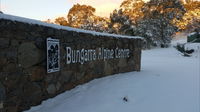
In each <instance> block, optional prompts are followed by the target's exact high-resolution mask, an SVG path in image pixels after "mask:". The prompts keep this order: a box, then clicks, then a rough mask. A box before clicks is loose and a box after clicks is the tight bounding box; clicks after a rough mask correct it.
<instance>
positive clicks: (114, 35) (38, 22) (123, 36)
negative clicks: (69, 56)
mask: <svg viewBox="0 0 200 112" xmlns="http://www.w3.org/2000/svg"><path fill="white" fill-rule="evenodd" d="M0 19H6V20H12V21H18V22H24V23H29V24H37V25H42V26H47V27H52V28H56V29H62V30H68V31H75V32H81V33H88V34H92V35H96V36H99V35H101V36H109V37H116V38H137V39H142V37H139V36H125V35H116V34H108V33H100V32H95V31H89V30H82V29H77V28H72V27H67V26H60V25H56V24H49V23H45V22H42V21H39V20H33V19H28V18H23V17H17V16H12V15H8V14H0Z"/></svg>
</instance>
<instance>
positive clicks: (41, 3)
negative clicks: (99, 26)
mask: <svg viewBox="0 0 200 112" xmlns="http://www.w3.org/2000/svg"><path fill="white" fill-rule="evenodd" d="M0 1H1V10H2V11H3V12H4V13H6V14H11V15H16V16H22V17H27V18H32V19H37V20H46V19H48V18H54V17H57V16H64V15H67V12H68V10H69V9H70V8H71V7H72V6H73V4H77V3H80V4H87V5H91V6H93V7H94V8H96V14H97V15H100V16H108V15H109V14H110V12H112V11H113V10H114V9H115V8H118V7H119V5H120V3H121V2H122V1H123V0H0Z"/></svg>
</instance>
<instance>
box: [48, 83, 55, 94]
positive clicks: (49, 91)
mask: <svg viewBox="0 0 200 112" xmlns="http://www.w3.org/2000/svg"><path fill="white" fill-rule="evenodd" d="M47 92H48V93H49V94H55V93H56V86H55V85H54V84H50V85H49V86H48V87H47Z"/></svg>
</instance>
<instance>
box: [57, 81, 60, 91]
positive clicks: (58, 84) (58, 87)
mask: <svg viewBox="0 0 200 112" xmlns="http://www.w3.org/2000/svg"><path fill="white" fill-rule="evenodd" d="M60 87H61V84H60V82H57V83H56V90H57V91H58V90H59V89H60Z"/></svg>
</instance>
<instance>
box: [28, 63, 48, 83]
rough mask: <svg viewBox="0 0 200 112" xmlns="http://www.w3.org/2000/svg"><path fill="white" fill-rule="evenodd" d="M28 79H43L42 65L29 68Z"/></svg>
mask: <svg viewBox="0 0 200 112" xmlns="http://www.w3.org/2000/svg"><path fill="white" fill-rule="evenodd" d="M30 72H31V73H30V80H31V81H40V80H42V79H44V76H45V74H46V70H45V69H44V67H40V66H36V67H34V68H32V69H31V70H30Z"/></svg>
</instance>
